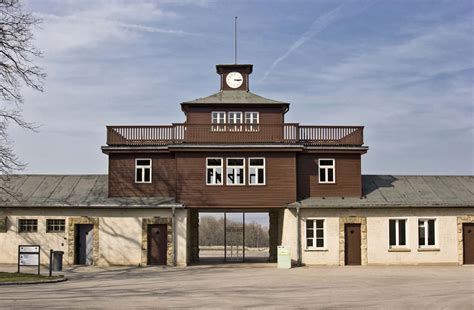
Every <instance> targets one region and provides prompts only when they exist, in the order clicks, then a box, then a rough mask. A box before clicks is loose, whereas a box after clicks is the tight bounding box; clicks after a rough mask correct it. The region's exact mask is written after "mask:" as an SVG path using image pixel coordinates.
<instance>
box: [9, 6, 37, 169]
mask: <svg viewBox="0 0 474 310" xmlns="http://www.w3.org/2000/svg"><path fill="white" fill-rule="evenodd" d="M39 23H40V20H39V19H38V18H35V17H34V16H33V15H32V14H31V13H28V12H25V11H23V8H22V6H21V4H20V2H19V0H0V175H2V176H6V175H8V174H10V173H11V172H13V171H16V170H21V169H23V168H24V164H23V163H22V162H21V161H20V160H19V159H18V157H17V155H16V154H15V152H14V150H13V147H12V141H11V140H10V139H9V136H8V126H9V125H10V124H11V123H14V124H16V125H18V126H20V127H21V128H25V129H29V130H35V129H36V128H35V126H34V125H33V124H32V123H29V122H27V121H25V120H24V119H23V117H22V110H21V104H22V103H23V96H22V94H21V87H23V86H27V87H30V88H32V89H34V90H37V91H41V92H42V91H43V82H44V79H45V78H46V74H45V73H44V71H43V70H42V68H40V67H38V66H36V65H35V64H34V63H33V60H34V59H36V58H38V57H42V54H41V52H40V51H39V50H38V49H36V48H35V47H34V46H33V42H32V41H33V32H32V29H33V28H34V27H36V26H37V25H38V24H39Z"/></svg>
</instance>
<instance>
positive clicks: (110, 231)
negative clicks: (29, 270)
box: [0, 208, 187, 266]
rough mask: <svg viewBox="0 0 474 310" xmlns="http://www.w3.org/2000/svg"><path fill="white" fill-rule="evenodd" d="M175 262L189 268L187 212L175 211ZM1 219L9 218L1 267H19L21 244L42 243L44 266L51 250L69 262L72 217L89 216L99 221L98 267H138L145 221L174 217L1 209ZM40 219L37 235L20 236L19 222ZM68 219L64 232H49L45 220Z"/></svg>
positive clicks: (0, 239) (0, 237)
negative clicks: (70, 222)
mask: <svg viewBox="0 0 474 310" xmlns="http://www.w3.org/2000/svg"><path fill="white" fill-rule="evenodd" d="M175 212H176V213H175V216H176V218H175V219H176V241H177V246H176V252H177V256H176V262H177V264H178V265H186V257H187V238H186V231H187V224H186V221H187V216H186V214H187V210H176V211H175ZM0 216H3V217H4V216H7V232H6V233H0V249H1V250H0V264H2V263H3V264H5V263H8V264H16V263H17V259H18V258H17V256H18V255H17V252H18V245H19V244H39V245H40V246H41V248H42V253H41V255H42V257H41V263H42V264H49V250H50V249H54V250H60V251H64V252H65V255H64V263H65V264H68V263H72V262H68V255H67V253H68V240H67V239H68V237H69V236H68V233H67V225H68V218H69V217H80V216H89V217H97V218H99V223H100V224H99V262H98V263H99V265H103V266H106V265H139V264H140V263H141V255H142V253H141V242H142V219H143V218H145V217H154V216H159V217H165V218H171V216H172V212H171V210H170V209H164V210H157V209H149V210H146V209H141V210H136V209H135V210H121V209H120V210H114V209H105V210H100V209H73V208H67V209H55V208H49V209H41V208H34V209H20V208H18V209H11V208H10V209H8V210H2V209H1V208H0ZM20 218H25V219H26V218H31V219H37V220H38V232H36V233H18V232H17V225H18V219H20ZM47 218H49V219H66V231H65V232H64V233H46V219H47Z"/></svg>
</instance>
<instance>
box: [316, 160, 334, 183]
mask: <svg viewBox="0 0 474 310" xmlns="http://www.w3.org/2000/svg"><path fill="white" fill-rule="evenodd" d="M322 160H332V165H331V166H327V165H323V166H321V161H322ZM321 169H324V173H325V181H321ZM329 169H332V176H333V178H332V181H328V170H329ZM318 182H319V183H320V184H334V183H336V159H335V158H319V159H318Z"/></svg>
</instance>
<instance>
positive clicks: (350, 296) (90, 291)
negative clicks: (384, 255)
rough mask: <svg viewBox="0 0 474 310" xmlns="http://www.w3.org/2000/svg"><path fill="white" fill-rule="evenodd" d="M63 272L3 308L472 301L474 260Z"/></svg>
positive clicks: (443, 305) (471, 304)
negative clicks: (446, 264)
mask: <svg viewBox="0 0 474 310" xmlns="http://www.w3.org/2000/svg"><path fill="white" fill-rule="evenodd" d="M11 270H14V266H0V271H11ZM65 274H66V276H67V277H68V278H69V280H68V281H66V282H63V283H57V284H39V285H19V286H2V287H0V308H1V309H9V308H10V309H11V308H13V309H20V308H35V309H37V308H48V309H71V308H72V309H76V308H77V309H79V308H90V309H97V308H114V309H125V308H127V309H141V308H143V309H144V308H155V309H156V308H176V307H184V308H239V307H254V308H262V307H266V308H271V309H273V308H284V309H288V308H311V309H315V308H325V309H342V308H343V309H354V308H360V309H473V308H474V266H463V267H456V266H453V267H442V266H432V267H431V266H430V267H421V266H409V267H399V266H397V267H394V266H392V267H388V266H387V267H302V268H294V269H290V270H282V269H276V268H275V265H273V264H255V265H251V264H243V265H211V266H209V265H208V266H193V267H187V268H165V267H145V268H135V267H134V268H128V267H110V268H99V267H74V268H69V269H68V270H67V271H66V272H65Z"/></svg>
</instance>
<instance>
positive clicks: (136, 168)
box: [134, 158, 153, 184]
mask: <svg viewBox="0 0 474 310" xmlns="http://www.w3.org/2000/svg"><path fill="white" fill-rule="evenodd" d="M139 160H149V161H150V164H149V165H138V161H139ZM152 167H153V160H152V159H151V158H135V171H134V172H135V183H137V184H142V183H145V184H147V183H148V184H149V183H151V182H152V175H153V174H152V172H153V169H152ZM146 168H149V169H150V181H145V169H146ZM138 169H141V175H142V181H138V180H137V170H138Z"/></svg>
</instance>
